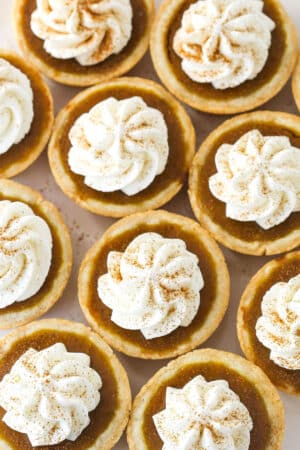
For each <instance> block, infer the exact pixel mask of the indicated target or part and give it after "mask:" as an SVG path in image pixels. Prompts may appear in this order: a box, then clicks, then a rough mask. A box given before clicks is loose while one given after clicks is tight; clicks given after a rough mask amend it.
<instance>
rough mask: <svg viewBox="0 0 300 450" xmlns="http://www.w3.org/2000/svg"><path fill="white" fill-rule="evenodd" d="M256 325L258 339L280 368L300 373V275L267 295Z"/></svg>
mask: <svg viewBox="0 0 300 450" xmlns="http://www.w3.org/2000/svg"><path fill="white" fill-rule="evenodd" d="M261 310H262V316H261V317H260V318H259V319H258V321H257V323H256V335H257V338H258V340H259V341H260V342H261V343H262V344H263V345H264V346H265V347H267V348H268V349H269V350H270V358H271V360H272V361H274V362H275V364H277V365H278V366H281V367H284V368H285V369H290V370H300V275H297V276H296V277H294V278H291V279H290V280H289V282H288V283H282V282H280V283H276V284H274V285H273V286H272V287H271V288H270V289H269V290H268V291H267V292H266V294H265V295H264V298H263V300H262V304H261Z"/></svg>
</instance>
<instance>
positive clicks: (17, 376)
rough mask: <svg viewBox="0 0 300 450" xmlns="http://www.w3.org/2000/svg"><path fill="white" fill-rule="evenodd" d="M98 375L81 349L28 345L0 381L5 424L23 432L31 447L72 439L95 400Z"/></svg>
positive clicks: (97, 401) (62, 345)
mask: <svg viewBox="0 0 300 450" xmlns="http://www.w3.org/2000/svg"><path fill="white" fill-rule="evenodd" d="M101 387H102V381H101V378H100V376H99V375H98V373H97V372H96V371H95V370H94V369H92V368H90V357H89V356H88V355H86V354H85V353H70V352H68V351H67V349H66V347H65V346H64V344H61V343H58V344H54V345H52V346H51V347H48V348H46V349H44V350H41V351H36V350H34V349H32V348H31V349H29V350H27V351H26V352H25V353H24V354H23V355H22V356H21V357H20V358H19V359H18V360H17V361H16V362H15V364H14V365H13V367H12V369H11V371H10V372H9V373H8V374H7V375H5V376H4V378H3V380H2V381H1V383H0V405H1V408H3V409H4V410H5V411H6V413H5V415H4V416H3V418H2V420H3V421H4V422H5V423H6V425H7V426H9V427H10V428H12V429H13V430H15V431H18V432H20V433H26V434H27V436H28V438H29V440H30V443H31V445H32V446H33V447H36V446H41V445H56V444H59V443H60V442H62V441H64V440H65V439H68V440H70V441H75V440H76V439H77V438H78V436H80V434H81V433H82V431H83V430H84V429H85V428H86V427H87V426H88V425H89V423H90V419H89V412H90V411H93V410H94V409H95V408H96V407H97V405H98V404H99V402H100V393H99V389H100V388H101Z"/></svg>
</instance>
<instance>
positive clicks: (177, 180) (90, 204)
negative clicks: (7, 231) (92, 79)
mask: <svg viewBox="0 0 300 450" xmlns="http://www.w3.org/2000/svg"><path fill="white" fill-rule="evenodd" d="M135 95H137V96H141V97H142V98H143V99H144V100H145V102H146V103H147V105H148V106H151V107H154V108H157V109H159V110H160V111H161V112H162V113H163V115H164V119H165V121H166V123H167V126H168V134H169V148H170V150H169V158H168V163H167V166H166V168H165V170H164V172H163V173H162V174H161V175H159V176H157V177H156V178H155V179H154V181H153V182H152V183H151V185H150V186H148V187H147V188H146V189H144V190H143V191H141V192H139V193H138V194H136V195H133V196H127V195H125V194H124V193H122V192H121V191H116V192H107V193H105V192H99V191H96V190H94V189H92V188H90V187H89V186H87V185H86V184H85V183H84V177H82V176H81V175H77V174H75V173H73V172H72V171H71V169H70V167H69V164H68V152H69V149H70V147H71V143H70V141H69V137H68V134H69V131H70V128H71V127H72V126H73V124H74V121H75V120H76V119H77V118H78V117H79V116H80V115H81V114H83V113H85V112H87V111H89V110H90V109H91V108H92V107H93V106H94V105H95V104H97V103H98V102H100V101H102V100H104V99H106V98H108V97H111V96H113V97H116V98H117V99H124V98H128V97H131V96H135ZM194 151H195V131H194V128H193V125H192V122H191V119H190V118H189V116H188V115H187V113H186V112H185V110H184V108H183V107H182V106H181V105H180V104H179V102H177V100H175V99H174V98H173V96H172V95H170V94H169V93H168V92H167V91H166V90H165V89H164V88H163V87H162V86H161V85H159V84H157V83H154V82H153V81H150V80H146V79H143V78H134V77H132V78H126V77H124V78H117V79H114V80H111V81H108V82H106V83H102V84H99V85H97V86H94V87H92V88H89V89H86V90H85V91H83V92H81V93H79V94H78V95H77V96H76V97H74V98H73V100H71V101H70V102H69V103H68V104H67V105H66V106H65V107H64V108H63V109H62V110H61V111H60V113H59V114H58V116H57V118H56V121H55V127H54V131H53V135H52V137H51V140H50V144H49V162H50V167H51V170H52V173H53V175H54V177H55V179H56V182H57V184H58V185H59V186H60V187H61V189H62V190H63V191H64V193H65V194H66V195H68V196H69V197H70V198H71V199H73V200H74V201H75V202H77V203H78V204H79V205H80V206H82V207H83V208H86V209H88V210H89V211H91V212H93V213H95V214H100V215H103V216H108V217H122V216H126V215H128V214H133V213H135V212H140V211H146V210H150V209H156V208H159V207H161V206H162V205H164V204H165V203H167V202H168V201H169V200H171V198H173V197H174V196H175V195H176V194H177V192H178V191H179V190H180V189H181V188H182V185H183V183H184V181H185V177H186V173H187V172H188V169H189V167H190V165H191V162H192V158H193V156H194Z"/></svg>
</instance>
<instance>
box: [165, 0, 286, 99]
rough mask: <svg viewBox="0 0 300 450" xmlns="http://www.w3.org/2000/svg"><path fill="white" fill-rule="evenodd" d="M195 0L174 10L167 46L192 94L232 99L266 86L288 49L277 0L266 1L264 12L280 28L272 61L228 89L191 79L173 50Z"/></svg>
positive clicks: (275, 34)
mask: <svg viewBox="0 0 300 450" xmlns="http://www.w3.org/2000/svg"><path fill="white" fill-rule="evenodd" d="M193 3H195V0H186V1H185V2H184V3H183V4H182V2H180V4H179V5H178V9H177V11H174V15H173V19H172V20H171V26H170V28H169V31H168V33H167V36H166V47H167V49H168V57H169V62H170V64H171V65H172V67H173V69H174V73H175V75H176V78H177V80H178V81H179V82H180V83H181V84H184V86H185V88H186V89H188V90H189V92H190V93H191V94H195V93H196V95H201V97H203V98H205V99H207V100H208V101H209V100H212V99H214V100H222V101H223V100H224V101H228V100H232V99H233V98H235V97H236V96H244V95H245V96H249V95H251V93H254V92H255V91H256V90H257V89H259V88H260V87H261V86H263V85H265V84H266V83H267V82H268V81H270V79H271V78H272V77H273V75H274V74H275V73H276V72H277V70H278V68H279V67H280V65H281V62H282V57H283V54H284V50H285V48H286V34H285V30H284V27H283V24H282V19H281V17H280V14H279V13H278V10H277V8H276V3H277V2H276V1H274V0H264V9H263V12H264V13H265V14H266V15H267V16H268V17H269V18H270V19H272V20H273V21H274V22H275V23H276V28H275V29H274V30H273V32H272V44H271V47H270V50H269V56H268V60H267V62H266V64H265V66H264V68H263V70H262V71H261V72H260V73H259V74H258V75H257V76H256V77H255V78H254V79H253V80H248V81H246V82H244V83H242V84H241V85H240V86H237V87H235V88H228V89H225V90H223V89H215V88H214V87H213V86H212V85H211V84H209V83H197V82H195V81H193V80H192V79H191V78H189V77H188V76H187V75H186V74H185V73H184V71H183V70H182V68H181V61H182V60H181V58H180V57H179V56H178V55H177V54H176V53H175V51H174V49H173V40H174V35H175V33H176V31H177V30H178V29H179V28H180V24H181V21H182V16H183V14H184V12H185V11H186V10H187V9H188V8H189V7H190V5H192V4H193Z"/></svg>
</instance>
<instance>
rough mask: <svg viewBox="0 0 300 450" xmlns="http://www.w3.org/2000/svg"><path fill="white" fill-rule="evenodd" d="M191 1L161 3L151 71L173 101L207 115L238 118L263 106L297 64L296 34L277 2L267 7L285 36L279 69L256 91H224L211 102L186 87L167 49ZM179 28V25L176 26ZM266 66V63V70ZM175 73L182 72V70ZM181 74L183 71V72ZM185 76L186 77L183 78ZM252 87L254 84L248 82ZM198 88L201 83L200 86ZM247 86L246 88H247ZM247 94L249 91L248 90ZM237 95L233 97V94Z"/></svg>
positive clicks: (153, 37)
mask: <svg viewBox="0 0 300 450" xmlns="http://www.w3.org/2000/svg"><path fill="white" fill-rule="evenodd" d="M191 3H193V0H164V1H163V3H162V4H161V6H160V8H159V10H158V12H157V14H156V18H155V21H154V24H153V27H152V31H151V38H150V51H151V56H152V60H153V64H154V67H155V69H156V71H157V73H158V75H159V77H160V79H161V80H162V82H163V83H164V84H165V85H166V86H167V88H168V89H169V90H170V92H172V93H173V94H174V95H175V96H176V97H178V98H179V99H180V100H182V101H183V102H185V103H187V104H188V105H189V106H192V107H193V108H195V109H197V110H199V111H204V112H209V113H212V114H237V113H241V112H245V111H249V110H251V109H254V108H257V107H258V106H260V105H262V104H264V103H266V102H267V101H268V100H270V99H271V98H272V97H274V96H275V95H276V94H277V93H278V92H279V91H280V90H281V89H282V88H283V86H284V85H285V84H286V83H287V81H288V79H289V77H290V75H291V73H292V71H293V69H294V66H295V63H296V59H297V52H298V37H297V31H296V28H295V26H294V24H293V23H292V21H291V19H290V17H289V16H288V14H287V13H286V11H285V9H284V8H283V6H282V5H281V3H280V1H279V0H268V4H269V7H271V8H273V9H274V11H275V12H276V17H278V18H279V20H280V23H281V26H282V27H283V30H282V37H283V36H284V44H283V45H284V46H285V47H284V51H283V55H282V57H281V61H280V64H279V66H278V67H277V69H276V71H275V73H274V74H273V75H272V76H271V77H266V79H265V80H264V82H263V83H262V84H261V85H260V86H259V87H258V88H257V89H256V90H255V91H253V92H252V91H251V92H247V89H243V92H239V91H237V90H236V88H235V89H233V90H231V91H232V94H231V95H230V96H229V97H228V92H226V91H228V89H227V90H225V93H224V98H221V99H220V98H217V99H216V98H215V99H214V98H212V96H204V95H203V94H201V92H197V89H196V88H194V89H193V86H196V85H197V84H198V83H195V82H192V80H189V84H187V83H186V82H185V81H183V80H182V79H181V77H178V76H177V74H176V72H175V69H174V65H173V63H172V59H171V57H170V54H171V53H172V52H173V50H172V49H170V48H169V45H170V44H169V39H170V35H171V28H172V25H173V23H174V22H175V21H176V20H177V17H178V15H179V14H182V13H183V11H184V10H185V9H187V8H188V7H189V6H190V4H191ZM178 26H179V24H178ZM274 45H275V46H276V45H277V47H276V48H274V54H275V53H276V52H277V51H279V47H278V43H277V42H276V41H275V38H274ZM268 64H269V61H267V63H266V66H265V67H267V66H268ZM178 70H180V71H182V69H181V68H178ZM182 73H183V71H182ZM184 76H185V74H184ZM250 82H251V83H253V82H255V80H252V81H250ZM199 84H200V83H199ZM244 84H245V85H246V83H244ZM247 86H248V85H247ZM249 91H250V89H249ZM234 92H236V94H235V93H234Z"/></svg>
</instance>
